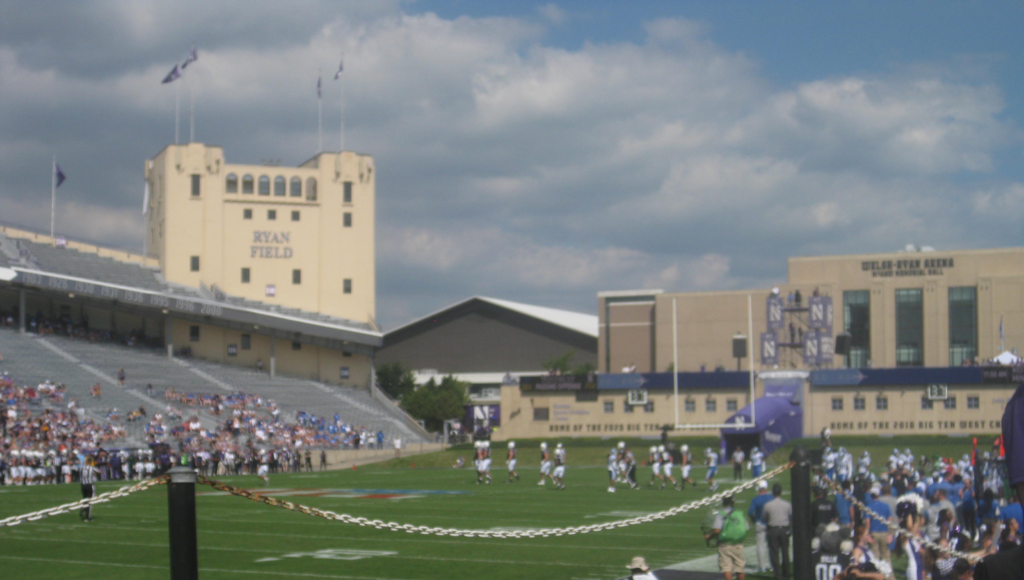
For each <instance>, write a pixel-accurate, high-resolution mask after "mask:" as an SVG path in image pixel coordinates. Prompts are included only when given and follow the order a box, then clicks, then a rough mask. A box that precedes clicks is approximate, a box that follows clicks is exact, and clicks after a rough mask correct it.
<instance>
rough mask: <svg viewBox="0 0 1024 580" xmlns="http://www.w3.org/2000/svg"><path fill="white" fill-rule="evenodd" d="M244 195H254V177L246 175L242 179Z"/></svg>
mask: <svg viewBox="0 0 1024 580" xmlns="http://www.w3.org/2000/svg"><path fill="white" fill-rule="evenodd" d="M242 193H252V176H251V175H245V176H243V177H242Z"/></svg>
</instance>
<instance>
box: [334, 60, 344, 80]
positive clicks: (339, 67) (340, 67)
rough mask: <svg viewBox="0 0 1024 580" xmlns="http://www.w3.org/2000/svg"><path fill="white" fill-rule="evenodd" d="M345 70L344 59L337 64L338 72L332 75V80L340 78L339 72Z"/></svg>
mask: <svg viewBox="0 0 1024 580" xmlns="http://www.w3.org/2000/svg"><path fill="white" fill-rule="evenodd" d="M344 69H345V59H341V62H339V63H338V72H336V73H334V80H338V78H340V77H341V71H343V70H344Z"/></svg>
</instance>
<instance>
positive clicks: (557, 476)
mask: <svg viewBox="0 0 1024 580" xmlns="http://www.w3.org/2000/svg"><path fill="white" fill-rule="evenodd" d="M551 482H552V483H554V484H555V489H565V448H564V447H562V444H561V443H559V444H558V445H555V470H554V472H552V474H551Z"/></svg>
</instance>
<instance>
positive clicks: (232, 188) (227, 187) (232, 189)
mask: <svg viewBox="0 0 1024 580" xmlns="http://www.w3.org/2000/svg"><path fill="white" fill-rule="evenodd" d="M224 191H226V192H227V193H238V176H237V175H235V174H234V173H229V174H228V178H227V179H226V180H225V181H224Z"/></svg>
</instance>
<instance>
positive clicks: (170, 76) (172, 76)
mask: <svg viewBox="0 0 1024 580" xmlns="http://www.w3.org/2000/svg"><path fill="white" fill-rule="evenodd" d="M179 78H181V71H180V70H178V65H174V68H172V69H171V72H169V73H167V76H165V77H164V80H162V81H160V83H161V84H164V85H166V84H167V83H173V82H174V81H176V80H178V79H179Z"/></svg>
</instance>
